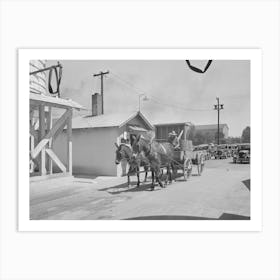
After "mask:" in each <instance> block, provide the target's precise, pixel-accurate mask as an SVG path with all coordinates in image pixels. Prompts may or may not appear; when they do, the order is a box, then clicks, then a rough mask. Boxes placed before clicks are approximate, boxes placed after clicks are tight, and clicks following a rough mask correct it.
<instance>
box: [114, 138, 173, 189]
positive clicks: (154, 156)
mask: <svg viewBox="0 0 280 280" xmlns="http://www.w3.org/2000/svg"><path fill="white" fill-rule="evenodd" d="M115 145H116V147H117V151H116V159H115V163H116V164H119V163H120V162H121V161H122V160H124V159H125V160H126V161H127V162H128V164H129V171H128V174H127V175H128V186H129V185H130V175H131V174H134V173H136V174H137V186H140V178H139V170H140V167H141V166H143V167H144V171H145V173H146V174H145V180H144V181H146V180H147V174H148V171H151V173H152V186H151V189H152V190H154V188H155V181H157V182H158V183H159V185H160V187H162V188H164V186H165V185H166V184H167V183H168V181H169V182H170V183H172V174H171V170H172V173H173V174H174V173H176V170H175V166H174V164H173V161H172V159H173V157H174V147H173V146H172V144H170V143H168V142H165V143H158V142H156V141H149V140H147V139H144V138H143V137H141V135H139V136H137V137H136V138H135V139H134V141H133V143H132V146H131V147H130V146H129V145H127V144H121V145H117V144H116V143H115ZM163 168H166V169H167V178H166V179H165V182H164V184H163V182H162V175H163V172H162V169H163Z"/></svg>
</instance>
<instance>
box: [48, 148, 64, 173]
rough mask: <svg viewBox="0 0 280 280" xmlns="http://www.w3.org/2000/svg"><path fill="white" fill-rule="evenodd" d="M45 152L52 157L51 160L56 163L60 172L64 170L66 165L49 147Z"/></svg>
mask: <svg viewBox="0 0 280 280" xmlns="http://www.w3.org/2000/svg"><path fill="white" fill-rule="evenodd" d="M46 153H47V154H48V155H49V156H50V157H51V158H52V160H53V161H54V162H55V163H56V165H57V166H58V167H59V168H60V170H61V171H62V172H66V167H65V166H64V164H63V163H62V162H61V161H60V159H59V158H58V157H57V155H56V154H55V153H54V152H53V150H51V149H46Z"/></svg>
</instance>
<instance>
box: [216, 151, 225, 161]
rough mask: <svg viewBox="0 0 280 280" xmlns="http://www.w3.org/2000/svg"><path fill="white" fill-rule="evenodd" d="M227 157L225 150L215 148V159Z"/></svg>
mask: <svg viewBox="0 0 280 280" xmlns="http://www.w3.org/2000/svg"><path fill="white" fill-rule="evenodd" d="M226 158H227V153H226V151H225V150H222V149H221V150H217V152H216V153H215V159H226Z"/></svg>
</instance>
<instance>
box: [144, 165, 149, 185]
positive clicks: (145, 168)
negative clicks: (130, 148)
mask: <svg viewBox="0 0 280 280" xmlns="http://www.w3.org/2000/svg"><path fill="white" fill-rule="evenodd" d="M144 170H145V179H144V182H147V177H148V168H147V167H144Z"/></svg>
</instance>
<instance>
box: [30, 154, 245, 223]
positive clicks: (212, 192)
mask: <svg viewBox="0 0 280 280" xmlns="http://www.w3.org/2000/svg"><path fill="white" fill-rule="evenodd" d="M141 175H143V174H141ZM141 178H142V177H141ZM142 180H143V178H142ZM132 181H133V182H132V183H133V186H131V187H130V188H129V189H128V188H127V184H126V178H115V177H97V178H80V177H75V178H74V181H73V182H70V181H65V182H64V183H62V184H57V183H51V180H50V181H48V182H47V183H44V184H37V185H31V190H30V193H31V201H30V218H31V219H51V220H52V219H64V220H69V219H87V220H91V219H248V218H249V217H250V165H249V164H233V163H231V159H226V160H208V161H207V162H206V166H205V169H204V172H203V173H202V176H197V175H196V168H195V167H194V169H193V175H192V176H191V177H190V179H189V180H188V181H187V182H185V181H183V180H182V178H178V181H177V182H173V183H172V184H171V185H167V187H166V188H164V189H161V188H160V187H159V186H156V189H155V191H151V190H150V184H151V181H150V180H149V181H148V182H147V183H146V184H141V186H140V187H139V188H137V187H136V177H132Z"/></svg>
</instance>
